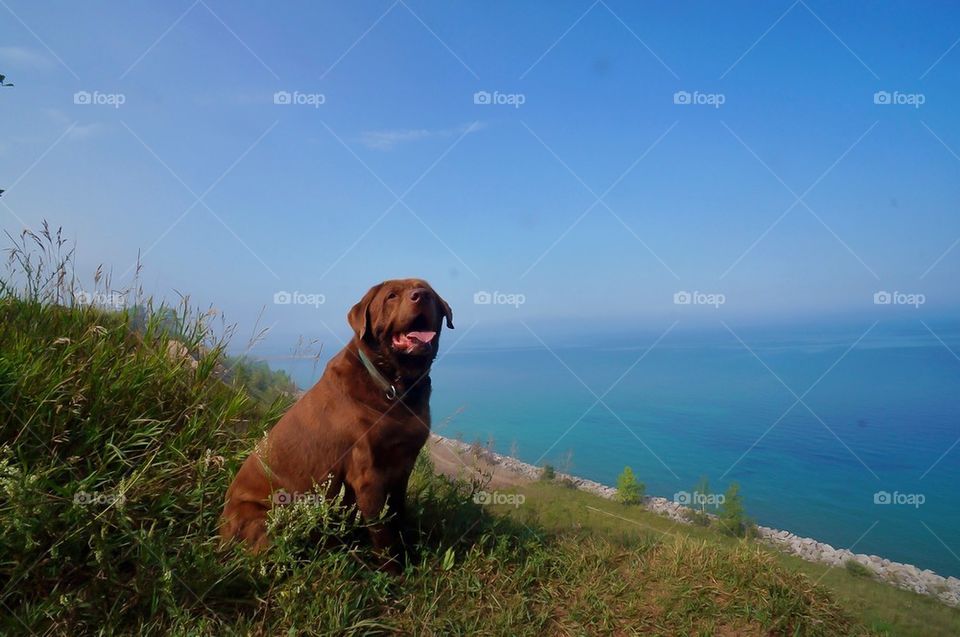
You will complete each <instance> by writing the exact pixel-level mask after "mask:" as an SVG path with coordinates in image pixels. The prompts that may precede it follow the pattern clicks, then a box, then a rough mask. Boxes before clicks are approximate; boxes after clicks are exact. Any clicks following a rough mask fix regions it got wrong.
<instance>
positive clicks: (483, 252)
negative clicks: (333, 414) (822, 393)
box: [0, 0, 960, 343]
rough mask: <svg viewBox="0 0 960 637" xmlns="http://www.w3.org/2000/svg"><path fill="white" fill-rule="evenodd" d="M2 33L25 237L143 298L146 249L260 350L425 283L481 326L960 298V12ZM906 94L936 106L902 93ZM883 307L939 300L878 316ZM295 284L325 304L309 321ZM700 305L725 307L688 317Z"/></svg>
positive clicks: (163, 20) (655, 14) (139, 18)
mask: <svg viewBox="0 0 960 637" xmlns="http://www.w3.org/2000/svg"><path fill="white" fill-rule="evenodd" d="M0 14H2V15H3V19H2V20H0V25H2V26H0V35H2V38H0V73H4V74H6V75H7V79H8V81H9V82H13V83H14V84H15V86H14V87H13V88H3V89H0V90H2V93H0V109H2V113H3V121H4V123H5V131H4V135H3V138H2V140H0V175H2V183H0V188H6V189H7V192H6V193H5V194H4V195H3V198H2V199H0V204H2V205H0V224H2V228H3V229H4V230H6V231H8V232H11V233H15V232H17V231H19V229H20V228H21V227H22V226H23V225H28V226H31V227H36V226H37V225H38V224H39V222H40V221H41V220H42V219H47V220H49V221H50V222H51V223H53V224H54V225H62V226H63V227H64V229H65V230H66V232H67V234H68V235H69V236H70V237H72V238H74V239H75V240H76V242H77V254H78V265H79V270H80V272H81V273H86V274H87V275H89V274H91V273H92V272H93V271H94V269H95V268H96V266H97V265H98V264H101V263H102V264H104V265H105V266H106V267H108V268H110V269H112V271H113V276H114V285H115V287H122V285H123V284H124V283H126V281H127V279H125V275H126V274H127V273H128V270H129V267H130V266H131V264H132V263H133V262H134V261H135V260H136V258H137V254H138V251H139V252H141V253H143V255H144V256H143V264H144V270H143V273H142V283H143V285H144V286H145V288H146V289H147V291H148V292H150V293H153V294H156V295H157V296H160V297H167V298H175V295H176V293H177V292H182V293H189V294H190V295H191V297H192V298H193V300H194V301H195V302H196V303H197V304H199V305H202V306H206V305H213V306H214V307H216V308H217V309H219V310H222V311H223V312H224V313H225V315H226V318H227V320H228V321H230V322H237V323H239V325H240V331H241V333H245V331H246V332H248V331H249V330H250V329H252V326H253V323H254V321H255V319H256V317H257V315H258V314H259V313H260V312H261V309H263V319H262V323H263V324H265V325H273V326H274V335H275V336H274V338H276V339H279V340H277V341H276V342H277V343H279V342H280V340H283V339H288V340H289V339H290V338H292V336H293V335H296V334H304V335H306V336H308V337H316V338H326V337H327V336H328V335H329V332H328V331H327V326H329V327H330V328H331V329H333V330H334V331H335V332H337V333H338V334H341V335H343V334H345V333H346V331H345V324H344V315H345V312H346V310H347V309H348V308H349V305H350V304H352V303H353V302H354V301H355V300H356V299H357V298H359V296H360V295H361V294H362V293H363V292H364V291H365V290H366V289H367V287H369V286H370V285H371V284H373V283H375V282H378V281H380V280H382V279H384V278H394V277H400V276H421V277H424V278H427V279H428V280H430V281H431V282H432V283H433V284H434V286H435V287H436V288H437V289H438V290H439V291H440V292H441V294H443V295H444V296H445V297H446V298H447V300H448V301H449V302H450V303H451V305H453V307H454V311H455V314H456V317H457V323H458V324H461V325H473V324H476V323H477V322H478V321H480V322H483V323H485V324H489V325H498V324H503V325H510V324H515V323H516V319H518V318H520V319H523V320H524V321H527V322H532V321H539V322H541V323H544V324H546V323H554V324H556V325H560V326H562V325H567V326H568V327H569V329H570V330H582V329H583V325H584V324H588V325H591V326H592V327H591V328H590V330H591V331H594V332H595V331H597V330H602V329H605V328H604V326H606V325H614V324H616V325H621V326H644V327H649V328H650V329H652V330H659V329H660V328H662V327H664V326H666V325H669V324H670V323H671V322H672V321H675V320H682V321H683V322H685V323H691V324H696V323H710V322H713V323H716V322H717V318H723V319H724V320H730V321H741V322H743V321H750V322H754V323H765V322H769V323H774V322H777V321H787V320H792V321H801V322H802V321H804V320H814V319H822V318H824V317H833V316H848V315H849V316H863V317H864V318H865V320H871V319H882V318H885V317H888V316H891V315H894V314H896V315H897V316H914V315H917V314H918V313H924V314H923V315H925V316H932V315H933V314H939V315H950V314H955V313H956V309H957V307H958V306H960V289H958V287H957V286H956V280H957V273H958V269H960V246H957V241H958V239H960V214H958V201H960V179H958V176H960V157H958V153H960V120H958V118H957V117H956V110H957V109H956V104H957V101H958V97H960V90H958V82H957V78H958V75H960V46H958V45H957V43H958V38H960V29H958V27H957V25H958V24H960V20H958V17H960V15H958V14H960V7H957V6H956V5H953V4H951V3H946V2H944V3H926V4H924V5H922V6H919V5H917V4H916V3H907V2H904V3H884V4H882V5H875V4H873V3H871V4H870V5H866V4H861V3H833V2H822V1H809V2H795V3H790V2H769V3H732V4H727V3H725V4H723V5H720V4H719V3H717V4H715V3H645V2H644V3H638V2H616V1H613V0H605V1H603V2H599V1H598V2H595V3H592V4H591V3H589V2H550V3H517V2H483V3H480V2H472V3H464V2H455V3H450V2H416V1H413V0H405V1H404V2H395V3H393V2H390V1H385V2H363V3H327V2H324V3H316V2H304V3H295V2H284V3H266V2H256V3H253V2H251V3H228V2H218V1H216V0H202V1H199V2H192V1H191V0H185V1H182V2H180V1H171V2H163V3H139V2H131V3H122V4H120V3H96V2H95V3H84V4H83V5H77V4H75V3H68V2H56V3H53V2H19V1H16V0H4V2H3V3H0ZM481 91H485V92H487V93H489V94H491V96H492V97H491V101H494V102H496V101H501V102H505V103H492V104H490V103H475V94H476V93H477V92H481ZM78 92H80V93H81V95H85V94H89V95H90V101H91V102H101V103H92V104H91V103H79V104H78V103H75V94H77V93H78ZM84 92H85V93H84ZM277 92H286V93H289V94H290V96H291V101H294V102H301V103H291V104H284V103H279V104H278V103H275V94H276V93H277ZM678 92H681V94H680V95H679V96H677V95H676V94H677V93H678ZM877 92H883V93H881V96H880V97H875V94H876V93H877ZM686 94H689V96H690V101H692V102H705V103H676V102H677V101H680V102H683V101H685V99H686V97H685V96H686ZM887 94H889V96H890V100H889V101H901V102H904V103H879V104H878V103H875V102H876V101H878V100H879V101H880V102H884V101H885V100H886V97H885V95H887ZM77 99H78V100H79V101H81V102H83V101H84V99H85V98H83V97H80V98H77ZM118 101H122V104H119V105H116V102H118ZM280 101H281V102H282V101H283V98H282V97H281V98H280ZM480 101H481V102H482V101H483V100H482V99H481V100H480ZM319 102H322V103H319ZM518 102H522V103H519V104H518ZM717 102H722V103H721V104H719V105H718V104H717ZM917 102H922V103H921V104H917ZM198 198H199V199H200V201H199V202H198ZM398 198H399V199H398ZM954 246H957V247H956V248H954ZM881 290H886V291H891V292H893V291H900V292H904V293H910V294H923V295H924V300H925V303H924V305H923V306H922V307H920V308H915V307H910V306H900V307H892V306H885V305H880V306H877V305H875V304H874V303H873V302H872V299H873V295H874V293H876V292H877V291H881ZM279 291H288V292H293V291H297V292H301V293H304V294H314V295H322V298H323V300H324V303H323V304H322V305H320V306H319V307H313V306H307V305H295V304H290V305H283V304H281V305H277V304H275V303H274V295H275V294H276V293H277V292H279ZM478 291H490V292H493V291H499V292H501V293H506V294H515V295H522V298H523V300H524V303H523V305H521V306H519V307H513V306H510V305H498V304H491V305H483V304H480V305H478V304H475V303H474V294H475V293H477V292H478ZM681 291H689V292H693V291H700V292H704V293H708V294H722V295H723V299H724V303H723V305H722V307H711V306H710V305H701V306H695V305H696V304H693V305H677V304H676V303H675V302H674V294H676V293H678V292H681ZM503 298H505V297H501V299H503ZM558 329H561V328H558Z"/></svg>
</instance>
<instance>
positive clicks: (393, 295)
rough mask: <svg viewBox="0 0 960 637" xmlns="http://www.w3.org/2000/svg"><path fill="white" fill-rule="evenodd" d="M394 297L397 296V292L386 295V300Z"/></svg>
mask: <svg viewBox="0 0 960 637" xmlns="http://www.w3.org/2000/svg"><path fill="white" fill-rule="evenodd" d="M395 298H397V293H396V292H391V293H390V294H388V295H387V300H388V301H392V300H393V299H395Z"/></svg>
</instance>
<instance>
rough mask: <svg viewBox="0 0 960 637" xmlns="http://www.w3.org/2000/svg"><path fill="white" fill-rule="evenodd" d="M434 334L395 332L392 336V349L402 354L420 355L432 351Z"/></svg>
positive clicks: (419, 331) (415, 331) (418, 331)
mask: <svg viewBox="0 0 960 637" xmlns="http://www.w3.org/2000/svg"><path fill="white" fill-rule="evenodd" d="M436 335H437V333H436V332H428V331H425V330H414V331H411V332H397V333H396V334H394V335H393V349H395V350H397V351H398V352H402V353H404V354H420V353H425V352H429V351H430V350H431V349H433V344H432V342H433V337H434V336H436Z"/></svg>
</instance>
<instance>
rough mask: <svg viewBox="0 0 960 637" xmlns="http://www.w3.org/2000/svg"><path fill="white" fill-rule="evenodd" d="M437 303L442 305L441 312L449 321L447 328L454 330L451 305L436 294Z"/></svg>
mask: <svg viewBox="0 0 960 637" xmlns="http://www.w3.org/2000/svg"><path fill="white" fill-rule="evenodd" d="M436 297H437V302H438V303H440V311H441V312H443V316H444V318H446V319H447V327H449V328H450V329H451V330H452V329H453V310H451V309H450V304H449V303H447V302H446V301H444V300H443V297H441V296H440V295H439V294H436Z"/></svg>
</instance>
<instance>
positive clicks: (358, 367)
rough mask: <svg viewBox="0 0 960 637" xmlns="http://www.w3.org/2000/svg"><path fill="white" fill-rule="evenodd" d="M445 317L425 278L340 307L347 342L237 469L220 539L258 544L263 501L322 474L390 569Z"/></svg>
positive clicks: (397, 553) (301, 488)
mask: <svg viewBox="0 0 960 637" xmlns="http://www.w3.org/2000/svg"><path fill="white" fill-rule="evenodd" d="M444 319H445V320H446V323H447V327H449V328H451V329H453V313H452V312H451V311H450V306H449V305H447V302H446V301H444V300H443V299H442V298H440V296H439V295H438V294H437V293H436V292H434V290H433V288H431V287H430V284H428V283H427V282H426V281H423V280H421V279H399V280H393V281H384V282H383V283H381V284H379V285H375V286H373V287H372V288H370V291H368V292H367V293H366V294H365V295H364V297H363V299H362V300H361V301H360V302H359V303H357V304H356V305H354V306H353V308H352V309H351V310H350V312H349V313H348V314H347V321H348V322H349V324H350V327H352V328H353V337H352V338H351V340H350V342H349V343H348V344H347V346H346V347H344V348H343V350H341V351H340V352H339V353H338V354H337V355H336V356H334V357H333V358H332V359H331V360H330V362H329V363H328V364H327V367H326V369H325V370H324V373H323V376H322V377H321V378H320V380H319V381H318V382H317V384H316V385H314V386H313V388H311V389H310V390H309V391H308V392H306V393H305V394H304V395H303V396H302V397H301V398H300V400H298V401H297V402H296V404H294V405H293V407H291V408H290V410H289V411H288V412H287V413H286V414H284V416H283V417H282V418H281V419H280V420H279V422H277V424H276V425H275V426H274V427H273V429H271V430H270V432H269V433H268V434H267V436H266V438H265V439H264V440H263V441H261V443H260V444H258V445H257V448H256V449H255V450H254V452H253V453H252V454H251V455H250V457H248V458H247V460H246V461H245V462H244V463H243V465H242V466H241V467H240V471H239V472H238V473H237V476H236V478H234V480H233V483H232V484H231V485H230V488H229V489H228V490H227V497H226V504H225V505H224V508H223V518H222V524H221V527H220V535H221V537H222V538H223V539H225V540H229V539H234V538H236V539H240V540H243V541H244V542H246V543H247V544H248V546H250V548H251V549H252V550H254V551H260V550H262V549H263V548H265V547H266V546H267V544H268V538H267V533H266V517H267V512H268V511H269V509H270V508H271V506H273V505H274V504H283V503H285V502H286V501H288V500H290V499H292V498H295V497H296V496H297V495H298V494H304V493H309V492H313V490H314V488H315V486H316V485H319V484H323V483H325V482H326V481H328V480H329V481H330V482H329V486H328V488H327V492H326V495H327V496H328V497H329V496H331V495H333V494H336V493H339V492H340V489H341V487H343V488H344V491H345V499H344V503H345V504H346V505H348V506H354V505H355V506H356V508H357V509H358V510H359V511H360V514H361V515H362V516H363V518H364V519H365V520H369V521H371V522H373V524H372V526H371V527H370V535H371V540H372V542H373V546H374V549H375V551H376V552H377V554H378V555H379V556H380V558H381V559H382V563H381V564H380V567H381V568H383V569H384V570H387V571H391V572H398V571H399V570H400V568H401V565H402V557H403V556H402V551H401V547H400V542H399V530H400V528H401V525H402V521H403V515H404V503H405V499H406V491H407V481H408V479H409V478H410V472H411V471H412V470H413V465H414V462H415V461H416V458H417V454H419V452H420V449H421V448H422V447H423V445H424V443H425V442H426V441H427V438H428V437H429V434H430V405H429V401H430V376H429V374H430V366H431V365H432V363H433V360H434V358H435V357H436V355H437V348H438V346H439V344H440V331H441V329H442V322H443V321H444ZM385 506H386V507H387V513H388V515H389V517H388V518H387V519H386V521H385V522H382V523H381V522H379V521H381V520H382V518H381V512H382V511H383V509H384V507H385Z"/></svg>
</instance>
